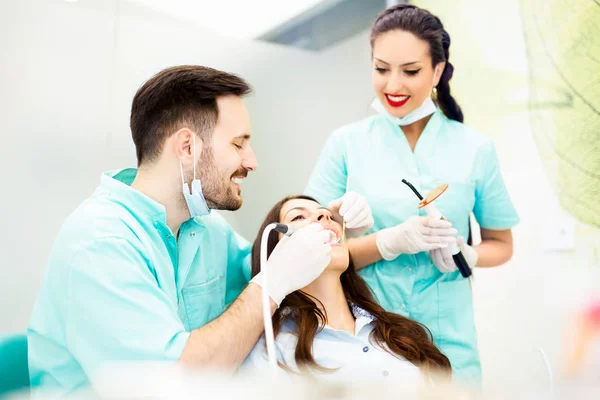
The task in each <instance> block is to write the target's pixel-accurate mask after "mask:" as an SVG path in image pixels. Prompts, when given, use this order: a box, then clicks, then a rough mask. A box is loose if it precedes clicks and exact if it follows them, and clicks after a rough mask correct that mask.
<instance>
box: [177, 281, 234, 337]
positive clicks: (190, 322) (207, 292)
mask: <svg viewBox="0 0 600 400" xmlns="http://www.w3.org/2000/svg"><path fill="white" fill-rule="evenodd" d="M221 281H222V278H221V277H220V276H216V277H214V278H212V279H210V280H208V281H206V282H203V283H200V284H198V285H194V286H190V287H186V288H184V289H183V291H182V297H183V302H184V307H185V316H186V318H187V321H186V322H187V328H188V331H192V330H194V329H198V328H200V327H201V326H203V325H206V324H207V323H209V322H210V321H212V320H213V319H215V318H217V317H218V316H219V315H221V313H222V312H223V310H224V308H225V296H224V294H223V288H222V285H221Z"/></svg>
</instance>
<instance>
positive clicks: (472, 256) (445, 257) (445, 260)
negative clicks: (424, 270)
mask: <svg viewBox="0 0 600 400" xmlns="http://www.w3.org/2000/svg"><path fill="white" fill-rule="evenodd" d="M456 243H457V244H458V248H459V249H460V251H461V253H462V254H463V256H464V257H465V261H466V262H467V264H469V267H471V269H473V268H474V267H475V265H477V259H478V255H477V251H476V250H475V249H474V248H472V247H471V246H469V245H468V244H466V243H465V238H463V237H462V236H459V237H458V239H457V240H456ZM429 258H431V261H432V262H433V265H435V266H436V267H437V269H439V270H440V272H441V273H445V272H454V271H456V270H457V269H458V267H457V266H456V263H455V262H454V259H453V258H452V246H448V247H446V248H443V249H436V250H431V251H430V252H429Z"/></svg>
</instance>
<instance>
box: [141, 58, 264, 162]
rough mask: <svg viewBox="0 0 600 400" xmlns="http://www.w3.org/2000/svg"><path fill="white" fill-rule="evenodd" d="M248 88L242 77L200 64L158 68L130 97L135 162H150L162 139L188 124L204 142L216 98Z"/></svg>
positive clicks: (214, 120) (213, 120) (243, 92)
mask: <svg viewBox="0 0 600 400" xmlns="http://www.w3.org/2000/svg"><path fill="white" fill-rule="evenodd" d="M251 90H252V89H251V88H250V86H249V85H248V83H246V81H244V80H243V79H242V78H240V77H238V76H235V75H232V74H229V73H227V72H223V71H219V70H216V69H213V68H208V67H203V66H200V65H181V66H177V67H171V68H167V69H164V70H162V71H160V72H159V73H158V74H156V75H154V76H153V77H152V78H150V79H149V80H148V81H146V82H145V83H144V84H143V85H142V87H140V88H139V89H138V91H137V93H136V94H135V96H134V98H133V103H132V105H131V118H130V127H131V135H132V136H133V143H134V144H135V149H136V155H137V160H138V165H141V164H142V163H143V162H152V161H154V160H155V159H156V158H157V156H158V155H159V154H160V151H161V150H162V146H163V144H164V142H165V140H166V139H167V138H168V137H169V136H170V135H171V134H173V133H175V132H176V131H177V130H178V129H180V128H182V127H185V126H188V127H190V128H191V129H194V130H195V131H196V133H197V134H198V135H200V136H201V137H202V139H204V140H205V141H207V142H210V139H211V138H212V131H213V129H214V127H215V125H216V124H217V120H218V118H219V110H218V107H217V98H218V97H221V96H228V95H234V96H240V97H242V96H245V95H247V94H248V93H250V92H251Z"/></svg>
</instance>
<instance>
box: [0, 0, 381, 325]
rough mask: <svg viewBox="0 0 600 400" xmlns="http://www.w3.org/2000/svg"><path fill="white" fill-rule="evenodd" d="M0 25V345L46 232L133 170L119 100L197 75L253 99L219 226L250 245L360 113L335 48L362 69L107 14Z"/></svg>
mask: <svg viewBox="0 0 600 400" xmlns="http://www.w3.org/2000/svg"><path fill="white" fill-rule="evenodd" d="M0 24H1V26H2V27H3V28H2V29H3V34H2V35H0V46H1V47H0V50H1V51H2V63H1V70H0V93H2V95H1V96H0V121H2V122H3V123H4V130H3V133H2V137H3V150H2V157H1V159H0V167H1V168H2V169H3V170H4V171H6V173H5V177H4V184H3V185H2V187H3V196H2V208H1V211H0V212H1V215H2V218H1V220H2V221H3V227H4V234H3V237H2V240H1V241H0V243H1V244H0V246H1V250H2V254H3V255H4V268H2V269H0V301H1V304H2V308H1V311H2V317H1V318H0V332H8V331H22V330H24V329H25V327H26V325H27V322H28V319H29V314H30V311H31V308H32V306H33V302H34V300H35V296H36V293H37V290H38V288H39V285H40V283H41V279H42V276H43V271H44V269H45V264H46V259H47V256H48V253H49V251H50V248H51V245H52V243H53V240H54V237H55V235H56V232H57V231H58V229H59V227H60V225H61V224H62V222H63V220H64V219H65V217H66V216H67V215H68V214H69V213H70V212H72V210H73V209H74V208H75V207H76V206H77V204H79V203H80V202H81V201H82V200H83V199H85V198H86V197H87V196H89V195H90V194H91V193H92V191H93V190H94V188H95V187H96V185H97V184H98V182H99V177H100V173H101V172H102V171H105V170H110V169H117V168H123V167H130V166H135V152H134V146H133V143H132V141H131V138H130V132H129V109H130V106H131V100H132V98H133V95H134V93H135V91H136V90H137V88H138V87H139V86H140V85H141V84H142V83H143V82H144V81H145V80H146V79H148V78H149V77H150V76H151V75H152V74H154V73H156V72H158V71H159V70H161V69H162V68H165V67H167V66H171V65H177V64H185V63H191V64H203V65H209V66H212V67H215V68H219V69H222V70H225V71H230V72H235V73H237V74H239V75H241V76H242V77H244V78H245V79H247V80H248V81H249V82H250V83H251V84H252V86H253V87H254V89H255V94H254V95H253V96H251V97H249V98H248V100H247V104H248V106H249V109H250V112H251V116H252V127H253V139H252V142H253V147H254V148H255V151H256V153H257V157H258V159H259V168H258V171H257V172H255V173H253V174H250V176H249V178H248V179H247V180H246V183H245V184H244V187H243V193H244V199H245V202H244V206H243V208H242V209H241V210H240V211H239V212H237V213H235V214H234V213H225V216H226V218H228V219H229V221H230V222H231V223H232V224H233V225H234V227H236V228H237V229H238V230H239V232H240V233H241V234H243V235H244V236H245V237H246V238H248V239H249V240H253V238H254V235H255V234H256V231H257V229H258V225H259V223H260V222H261V221H262V218H263V217H264V215H265V214H266V212H267V210H268V209H269V208H270V206H271V205H272V204H274V203H275V202H276V201H277V200H279V199H280V198H281V197H283V196H284V195H286V194H289V193H294V192H301V191H302V190H303V189H304V185H305V184H306V181H307V179H308V175H309V174H310V170H311V168H312V166H313V165H314V162H315V161H316V158H317V155H318V152H319V150H320V148H321V145H322V144H323V143H324V141H325V139H326V137H327V135H328V134H329V133H330V132H331V131H332V130H333V129H334V128H335V127H337V126H339V125H341V124H342V123H346V122H348V121H352V120H354V119H356V118H357V117H362V116H363V115H366V114H365V113H366V112H367V105H368V96H369V95H370V83H369V80H368V79H363V80H360V81H359V80H357V79H356V77H357V75H358V76H360V73H358V74H357V72H356V70H357V69H358V70H359V71H360V72H363V71H361V70H362V69H364V70H365V71H364V74H366V76H368V74H369V69H368V68H369V61H368V56H369V53H368V47H367V46H365V45H363V46H362V48H359V49H354V47H355V46H354V45H352V46H351V48H350V50H351V51H347V50H346V51H345V50H344V47H343V46H342V47H341V48H340V50H339V51H345V52H346V54H349V53H352V55H353V56H354V57H355V59H358V60H360V62H359V63H355V62H346V61H345V60H343V59H340V58H338V57H337V56H336V54H335V53H336V50H332V53H331V54H329V55H327V54H325V55H323V54H316V53H311V52H305V51H301V50H295V49H291V48H284V47H281V46H277V45H272V44H267V43H259V42H248V41H242V40H236V39H228V38H223V37H219V36H217V35H215V34H213V33H210V32H205V31H202V30H200V29H198V28H197V27H196V26H195V25H193V24H191V23H189V22H182V21H179V20H176V19H174V18H172V17H168V16H166V15H162V14H160V13H158V12H156V11H152V10H150V9H145V8H143V7H141V6H140V5H138V4H135V3H129V2H127V1H121V2H116V1H114V0H112V1H101V0H82V1H80V2H79V3H76V4H67V3H65V2H63V1H60V0H24V1H19V2H2V3H1V5H0ZM360 52H362V53H364V54H360ZM354 53H358V55H356V54H354ZM357 98H359V99H362V100H360V101H356V99H357ZM290 154H293V155H294V157H290ZM291 159H293V160H294V162H293V163H291V162H290V160H291Z"/></svg>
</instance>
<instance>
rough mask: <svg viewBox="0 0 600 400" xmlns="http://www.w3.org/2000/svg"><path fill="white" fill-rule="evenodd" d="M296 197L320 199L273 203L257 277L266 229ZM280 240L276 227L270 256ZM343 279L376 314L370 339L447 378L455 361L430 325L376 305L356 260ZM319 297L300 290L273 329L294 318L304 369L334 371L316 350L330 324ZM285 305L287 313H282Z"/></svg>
mask: <svg viewBox="0 0 600 400" xmlns="http://www.w3.org/2000/svg"><path fill="white" fill-rule="evenodd" d="M293 199H305V200H311V201H314V202H317V201H316V200H315V199H313V198H312V197H309V196H303V195H297V196H289V197H286V198H284V199H283V200H281V201H280V202H278V203H277V204H275V206H273V208H272V209H271V210H270V211H269V213H268V214H267V216H266V218H265V220H264V222H263V224H262V226H261V227H260V230H259V232H258V235H257V236H256V239H255V240H254V246H253V248H252V276H254V275H256V274H258V272H259V271H260V246H261V239H262V233H263V231H264V230H265V228H266V227H267V225H269V224H271V223H274V222H280V221H279V216H280V212H281V208H282V207H283V205H284V204H285V203H287V202H288V201H290V200H293ZM317 203H318V202H317ZM278 241H279V237H278V234H277V232H274V231H273V232H271V233H270V234H269V238H268V243H267V254H268V255H267V256H270V255H271V252H272V251H273V249H274V248H275V246H276V245H277V242H278ZM340 280H341V283H342V287H343V290H344V294H345V295H346V298H347V299H348V300H349V301H351V302H352V303H354V304H356V305H357V306H359V307H360V308H362V309H363V310H365V311H367V312H368V313H370V314H371V315H372V316H373V317H375V329H374V330H373V332H372V333H371V338H370V339H371V340H374V341H375V343H377V344H378V345H379V346H381V347H382V348H383V349H385V350H386V351H388V352H389V353H391V354H393V355H395V356H401V357H403V358H405V359H406V360H408V361H409V362H411V363H412V364H414V365H416V366H417V367H419V368H420V369H421V371H422V372H423V373H424V374H425V375H426V376H433V375H437V374H440V373H441V374H442V376H446V377H447V376H448V375H449V374H450V373H451V368H450V361H449V360H448V358H447V357H446V356H445V355H444V354H442V352H441V351H440V350H439V349H438V348H437V347H436V346H435V345H434V344H433V341H432V338H431V333H430V331H429V329H427V327H425V326H424V325H421V324H420V323H418V322H416V321H413V320H410V319H408V318H405V317H403V316H401V315H398V314H394V313H391V312H387V311H385V310H384V309H383V307H381V306H380V305H379V304H377V302H376V301H375V299H374V297H373V295H372V293H371V291H370V290H369V287H368V286H367V283H366V282H365V281H364V280H363V279H362V277H361V276H360V275H358V273H357V272H356V269H355V268H354V265H353V263H352V260H350V265H349V266H348V269H347V270H346V271H345V272H343V273H342V275H341V277H340ZM317 302H318V300H317V299H315V298H314V297H312V296H309V295H307V294H306V293H303V292H302V291H300V290H297V291H295V292H293V293H291V294H289V295H288V296H287V297H286V298H285V299H284V300H283V302H282V303H281V306H280V307H279V308H278V309H277V311H275V314H274V315H273V330H274V333H275V336H277V334H278V333H279V332H280V329H281V326H282V324H283V322H284V321H285V320H286V319H291V320H292V321H293V322H294V323H295V324H296V326H297V327H298V343H297V345H296V352H295V359H296V364H297V365H298V367H299V368H301V369H303V370H305V371H306V370H307V368H314V369H318V370H321V371H331V370H330V369H327V368H324V367H321V366H320V365H318V364H317V363H316V361H315V359H314V357H313V354H312V345H313V341H314V338H315V335H316V334H317V333H318V332H319V331H320V330H321V329H323V325H325V324H326V323H327V315H326V313H325V312H322V311H321V310H320V309H319V308H318V307H317ZM283 310H286V312H285V313H283ZM287 311H289V313H288V312H287Z"/></svg>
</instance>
